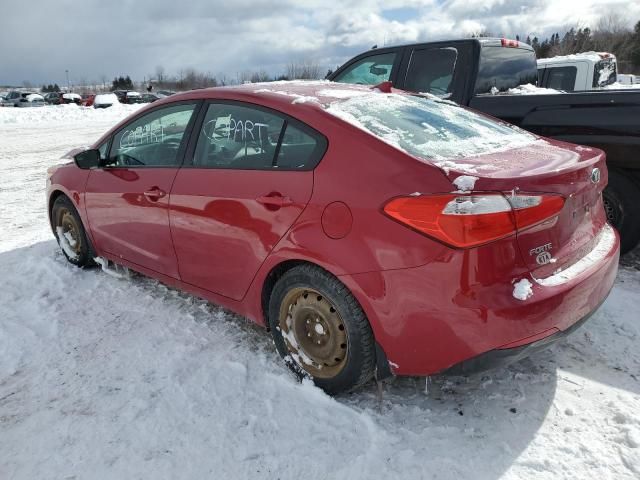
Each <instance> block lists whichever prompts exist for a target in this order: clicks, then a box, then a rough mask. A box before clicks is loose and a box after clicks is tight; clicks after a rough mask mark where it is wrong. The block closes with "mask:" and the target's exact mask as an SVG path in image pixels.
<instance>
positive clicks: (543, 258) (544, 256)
mask: <svg viewBox="0 0 640 480" xmlns="http://www.w3.org/2000/svg"><path fill="white" fill-rule="evenodd" d="M536 263H537V264H538V265H546V264H547V263H551V254H550V253H549V252H541V253H539V254H538V256H537V257H536Z"/></svg>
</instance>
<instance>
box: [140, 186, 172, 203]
mask: <svg viewBox="0 0 640 480" xmlns="http://www.w3.org/2000/svg"><path fill="white" fill-rule="evenodd" d="M143 195H144V196H145V197H147V198H148V199H149V200H151V201H152V202H156V201H158V200H160V199H161V198H162V197H164V196H166V195H167V192H165V191H164V190H162V189H161V188H159V187H151V188H150V189H149V190H147V191H146V192H144V193H143Z"/></svg>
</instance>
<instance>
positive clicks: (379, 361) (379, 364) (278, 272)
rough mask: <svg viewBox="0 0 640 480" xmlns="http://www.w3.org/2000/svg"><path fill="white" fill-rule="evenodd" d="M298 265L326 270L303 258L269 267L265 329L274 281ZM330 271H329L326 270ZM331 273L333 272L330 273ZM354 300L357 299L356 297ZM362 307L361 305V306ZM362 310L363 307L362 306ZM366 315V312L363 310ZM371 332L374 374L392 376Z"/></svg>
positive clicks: (264, 298) (264, 287)
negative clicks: (374, 357) (374, 358)
mask: <svg viewBox="0 0 640 480" xmlns="http://www.w3.org/2000/svg"><path fill="white" fill-rule="evenodd" d="M299 265H313V266H315V267H318V268H322V269H323V270H325V271H327V272H328V270H326V269H325V268H323V267H321V266H320V265H317V264H315V263H313V262H307V261H305V260H286V261H284V262H282V263H279V264H278V265H276V266H275V267H273V268H272V269H271V271H270V272H269V274H268V275H267V278H266V279H265V281H264V283H263V285H262V298H261V304H262V315H263V317H264V321H265V322H264V323H265V326H266V327H267V331H269V318H268V312H269V298H270V297H271V292H272V291H273V287H274V286H275V284H276V282H277V281H278V280H279V279H280V278H281V277H282V276H283V275H284V274H285V273H286V272H288V271H289V270H291V269H292V268H294V267H297V266H299ZM328 273H331V272H328ZM332 275H333V274H332ZM356 301H358V300H357V299H356ZM361 308H362V306H361ZM363 310H364V308H363ZM365 315H366V312H365ZM367 321H369V319H368V317H367ZM372 333H373V339H374V342H375V349H376V352H375V354H376V372H375V376H376V378H377V379H378V380H384V379H386V378H389V377H391V376H393V373H392V371H391V369H390V366H389V361H388V359H387V355H386V353H385V351H384V349H383V348H382V346H381V345H380V344H379V343H378V341H377V339H376V337H375V333H374V332H373V329H372Z"/></svg>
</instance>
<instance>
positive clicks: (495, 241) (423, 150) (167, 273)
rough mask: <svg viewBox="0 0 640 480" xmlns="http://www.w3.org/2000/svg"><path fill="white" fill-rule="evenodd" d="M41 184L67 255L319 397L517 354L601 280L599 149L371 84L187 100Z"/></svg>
mask: <svg viewBox="0 0 640 480" xmlns="http://www.w3.org/2000/svg"><path fill="white" fill-rule="evenodd" d="M514 159H517V161H514ZM49 175H50V176H49V179H48V185H49V187H48V192H47V193H48V199H49V204H48V211H49V212H50V222H51V227H52V229H53V232H54V234H55V236H56V238H57V240H58V242H59V244H60V247H61V249H62V251H63V253H64V255H65V256H66V257H67V259H68V260H69V261H70V262H71V263H73V264H75V265H77V266H87V265H90V264H91V263H92V262H93V261H94V259H95V258H96V257H99V260H98V261H99V263H100V264H102V265H103V267H106V264H107V262H108V261H113V262H117V263H119V264H124V265H126V266H127V267H130V268H132V269H134V270H136V271H140V272H142V273H144V274H146V275H149V276H152V277H154V278H158V279H161V280H162V281H164V282H167V283H169V284H171V285H173V286H176V287H181V288H183V289H185V290H188V291H190V292H192V293H196V294H198V295H200V296H203V297H204V298H207V299H208V300H210V301H212V302H215V303H218V304H221V305H223V306H225V307H227V308H229V309H231V310H233V311H235V312H238V313H240V314H242V315H245V316H247V317H249V318H251V319H253V320H255V321H256V322H258V323H260V324H262V325H264V326H268V327H269V329H270V331H271V333H272V335H273V339H274V341H275V344H276V347H277V350H278V352H279V353H280V355H281V356H282V357H283V358H284V360H285V362H286V364H287V365H288V366H289V367H290V368H291V369H292V370H293V371H294V372H295V373H297V374H298V375H300V376H301V377H309V376H310V377H312V378H313V380H314V382H315V383H316V384H317V385H318V386H320V387H322V388H324V389H325V390H326V391H328V392H331V393H336V392H340V391H344V390H350V389H353V388H356V387H358V386H360V385H362V384H363V383H365V382H367V381H368V380H369V379H371V378H372V377H373V375H374V372H377V378H381V377H384V376H386V375H390V374H391V373H393V374H396V375H411V376H416V375H421V376H424V375H433V374H436V373H451V374H459V373H461V372H468V371H473V370H481V369H483V368H487V367H490V366H497V365H501V364H506V363H509V362H513V361H516V360H518V359H520V358H522V357H523V356H525V355H527V354H529V353H531V352H533V351H536V350H539V349H542V348H545V347H547V346H548V345H550V344H551V343H553V342H555V341H558V340H560V339H562V338H564V337H565V336H566V335H568V334H569V333H570V332H572V331H573V330H574V329H575V328H577V327H578V326H579V325H580V324H581V323H582V322H584V321H585V320H586V319H587V318H589V316H590V315H591V314H592V313H593V312H594V311H595V310H596V309H597V308H598V306H599V305H600V304H601V303H602V302H603V301H604V299H605V298H606V297H607V295H608V293H609V291H610V289H611V288H612V286H613V282H614V280H615V276H616V273H617V266H618V257H619V241H618V236H617V234H616V232H615V230H613V228H611V227H610V226H609V225H608V224H607V221H606V215H605V212H604V208H603V203H602V191H603V189H604V187H605V185H606V181H607V170H606V166H605V158H604V154H603V153H602V151H600V150H597V149H588V150H587V149H584V148H581V147H579V146H576V145H571V144H568V143H563V142H558V141H554V140H548V139H543V138H541V137H538V136H536V135H533V134H531V133H528V132H525V131H524V130H520V129H518V128H516V127H513V126H511V125H508V124H506V123H502V122H499V121H496V120H493V119H491V118H489V117H487V116H483V115H481V114H477V113H475V112H473V111H471V110H467V109H465V108H463V107H459V106H456V105H455V104H453V103H452V102H449V101H444V100H440V99H434V98H433V97H431V96H430V97H426V96H423V95H412V94H407V93H404V92H401V91H399V90H392V89H391V88H390V84H389V83H385V84H383V85H377V86H375V87H374V88H369V87H366V86H354V85H345V84H336V83H333V84H329V83H324V82H310V83H303V82H292V83H288V84H287V83H278V84H277V85H270V84H261V85H259V87H256V85H255V84H250V85H247V86H241V87H235V88H213V89H205V90H194V91H192V92H187V93H183V94H180V95H176V96H174V97H172V98H171V99H169V100H165V101H164V102H162V103H161V104H151V105H148V106H147V107H145V108H142V109H140V110H139V111H137V112H136V113H135V114H134V115H132V116H131V117H129V118H128V119H126V120H125V121H123V122H121V123H120V124H119V125H118V126H116V127H114V128H113V129H112V130H111V131H109V132H107V133H106V134H105V135H104V136H103V137H102V138H101V139H99V140H98V141H97V142H96V143H95V144H94V145H93V147H92V149H89V150H87V151H84V152H82V153H79V154H77V155H76V156H75V164H73V163H69V164H66V165H63V166H59V167H57V168H55V169H50V170H49ZM69 192H73V193H72V194H69Z"/></svg>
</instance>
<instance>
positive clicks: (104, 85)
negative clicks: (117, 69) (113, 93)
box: [100, 73, 108, 91]
mask: <svg viewBox="0 0 640 480" xmlns="http://www.w3.org/2000/svg"><path fill="white" fill-rule="evenodd" d="M107 80H108V78H107V76H106V75H105V74H104V73H101V74H100V83H101V84H102V91H106V90H107Z"/></svg>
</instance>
